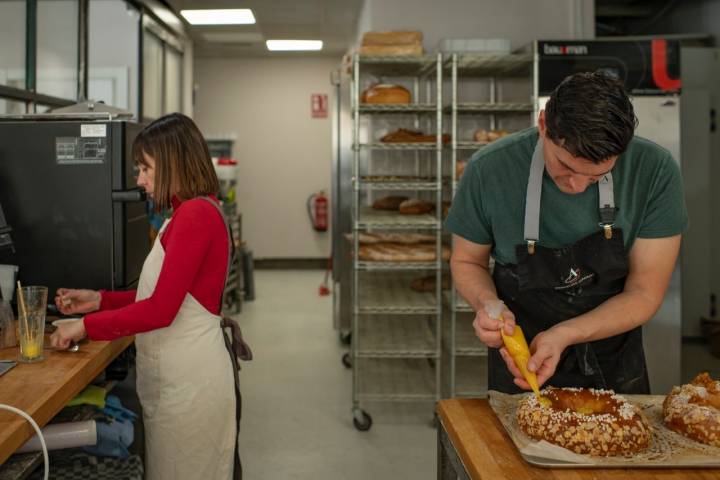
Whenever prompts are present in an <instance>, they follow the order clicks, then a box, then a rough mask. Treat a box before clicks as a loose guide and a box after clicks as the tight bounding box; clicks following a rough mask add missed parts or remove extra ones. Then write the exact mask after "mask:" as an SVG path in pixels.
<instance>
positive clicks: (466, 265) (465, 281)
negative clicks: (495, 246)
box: [451, 261, 497, 311]
mask: <svg viewBox="0 0 720 480" xmlns="http://www.w3.org/2000/svg"><path fill="white" fill-rule="evenodd" d="M451 269H452V275H453V280H454V281H455V286H456V288H457V290H458V292H460V295H462V296H463V298H465V300H467V302H468V303H469V304H470V306H471V307H472V308H473V310H475V311H478V310H479V309H481V308H482V304H483V303H484V302H485V301H487V300H494V299H496V298H497V291H496V290H495V284H494V283H493V280H492V277H491V276H490V271H489V270H488V268H487V267H484V266H482V265H480V264H477V263H471V262H464V261H452V262H451Z"/></svg>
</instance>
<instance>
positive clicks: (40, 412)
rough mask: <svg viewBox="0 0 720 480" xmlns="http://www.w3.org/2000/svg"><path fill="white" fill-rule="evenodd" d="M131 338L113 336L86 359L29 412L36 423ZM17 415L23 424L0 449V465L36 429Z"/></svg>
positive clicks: (69, 397)
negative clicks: (52, 393)
mask: <svg viewBox="0 0 720 480" xmlns="http://www.w3.org/2000/svg"><path fill="white" fill-rule="evenodd" d="M134 340H135V337H123V338H119V339H117V340H112V341H110V342H109V343H108V344H107V345H106V346H105V347H103V348H102V350H100V351H99V352H98V353H97V355H96V356H95V357H93V358H92V360H90V361H89V362H88V364H87V365H86V366H85V367H86V368H81V367H78V369H79V371H78V372H77V373H76V374H75V375H74V376H73V377H72V378H71V380H70V381H68V382H66V383H65V384H64V385H63V386H61V387H60V388H59V390H58V392H57V393H56V394H55V395H53V396H52V397H51V398H50V399H49V400H48V401H46V402H45V403H44V404H43V405H42V406H41V407H40V408H38V409H37V411H36V412H34V413H32V414H31V416H32V418H33V420H35V422H37V424H38V426H40V428H42V427H44V426H45V425H46V424H47V423H48V422H49V421H50V420H51V419H52V418H53V417H54V416H55V415H57V414H58V412H60V410H62V409H63V408H65V406H66V405H67V404H68V402H69V401H70V400H72V399H73V398H74V397H75V396H76V395H77V394H78V393H80V392H81V391H83V389H84V388H85V387H87V385H88V384H89V383H90V382H91V381H92V380H93V379H94V378H95V377H97V376H98V375H99V374H100V372H102V370H103V369H104V368H105V367H107V366H108V365H109V364H110V362H111V361H113V360H114V359H115V358H116V357H117V356H118V355H119V354H120V353H122V352H123V351H124V350H125V349H126V348H127V347H129V346H130V345H131V344H132V343H133V341H134ZM28 413H29V412H28ZM18 419H19V420H21V421H22V422H23V424H22V426H21V427H20V428H18V429H17V430H15V432H13V433H12V434H11V435H10V437H9V438H8V439H7V440H6V441H5V442H4V445H3V446H2V448H1V449H0V465H2V464H3V463H5V460H7V459H8V458H9V457H10V455H12V454H13V453H15V451H16V450H17V449H18V448H20V447H21V446H23V445H24V444H25V442H27V441H28V440H29V439H30V438H32V437H33V436H34V435H35V430H34V429H33V428H32V426H31V425H30V423H28V421H27V420H25V419H23V418H20V417H18Z"/></svg>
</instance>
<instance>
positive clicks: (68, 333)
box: [50, 318, 87, 350]
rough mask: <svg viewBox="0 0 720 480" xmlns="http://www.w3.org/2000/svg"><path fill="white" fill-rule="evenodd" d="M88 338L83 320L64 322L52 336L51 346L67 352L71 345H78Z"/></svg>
mask: <svg viewBox="0 0 720 480" xmlns="http://www.w3.org/2000/svg"><path fill="white" fill-rule="evenodd" d="M86 336H87V333H86V332H85V322H84V321H83V319H82V318H79V319H77V320H72V321H69V322H63V323H61V324H60V325H59V326H58V327H57V330H55V331H54V332H53V334H52V335H50V345H51V346H52V347H53V348H56V349H58V350H65V349H67V348H68V347H69V346H70V344H71V343H73V342H75V343H77V342H79V341H80V340H82V339H83V338H85V337H86Z"/></svg>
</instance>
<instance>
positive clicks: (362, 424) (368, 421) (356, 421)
mask: <svg viewBox="0 0 720 480" xmlns="http://www.w3.org/2000/svg"><path fill="white" fill-rule="evenodd" d="M353 425H355V428H357V429H358V430H360V431H361V432H367V431H368V430H370V427H372V417H371V416H370V415H368V414H367V412H366V411H365V410H355V411H353Z"/></svg>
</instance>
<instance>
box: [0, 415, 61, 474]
mask: <svg viewBox="0 0 720 480" xmlns="http://www.w3.org/2000/svg"><path fill="white" fill-rule="evenodd" d="M0 410H7V411H9V412H12V413H15V414H17V415H20V416H21V417H23V418H24V419H25V420H27V421H28V422H30V425H31V426H32V427H33V428H34V429H35V433H37V436H38V438H39V439H40V445H41V446H42V452H43V460H45V475H44V476H43V479H44V480H48V476H49V475H50V459H49V458H48V450H47V445H45V437H43V434H42V431H41V430H40V427H39V426H38V424H37V423H35V420H33V418H32V417H31V416H30V415H28V414H27V413H25V412H23V411H22V410H20V409H19V408H15V407H11V406H10V405H5V404H4V403H0Z"/></svg>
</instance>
